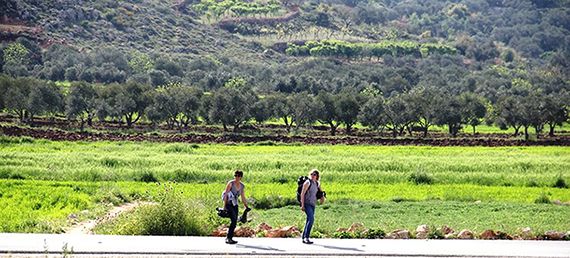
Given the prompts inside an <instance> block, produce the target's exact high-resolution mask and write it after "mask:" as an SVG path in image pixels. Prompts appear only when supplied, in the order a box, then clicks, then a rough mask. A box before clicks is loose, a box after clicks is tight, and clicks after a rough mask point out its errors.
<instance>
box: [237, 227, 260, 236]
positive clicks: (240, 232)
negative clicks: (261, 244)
mask: <svg viewBox="0 0 570 258" xmlns="http://www.w3.org/2000/svg"><path fill="white" fill-rule="evenodd" d="M234 235H235V236H236V237H253V236H255V230H253V229H251V228H249V227H237V228H236V230H235V232H234Z"/></svg>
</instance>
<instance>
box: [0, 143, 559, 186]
mask: <svg viewBox="0 0 570 258" xmlns="http://www.w3.org/2000/svg"><path fill="white" fill-rule="evenodd" d="M311 168H318V169H319V170H321V171H322V172H323V179H326V180H327V181H328V182H346V183H381V184H397V183H403V182H406V181H408V180H409V177H410V174H412V173H414V172H415V171H423V173H425V174H426V175H429V177H430V178H431V179H432V182H431V183H432V184H474V185H496V186H511V185H512V186H526V185H536V186H539V187H541V186H553V185H554V183H555V181H556V180H558V179H559V178H560V179H562V180H565V181H569V180H570V149H569V148H566V147H497V148H488V147H414V146H390V147H384V146H344V145H340V146H330V145H320V146H319V145H316V146H315V145H310V146H287V145H285V146H283V145H278V146H247V145H235V146H228V145H215V144H212V145H189V144H182V143H174V144H168V143H148V142H142V143H133V142H52V141H46V140H34V141H32V142H22V141H19V140H18V141H7V142H4V143H2V144H1V145H0V178H5V179H8V178H14V179H39V180H73V181H146V182H149V181H150V182H152V181H167V180H172V181H177V182H201V183H210V182H221V181H224V180H226V178H227V177H228V175H231V172H232V171H233V170H235V169H242V170H244V171H245V172H246V177H247V178H248V180H249V181H250V182H255V183H269V182H281V183H286V182H292V181H294V180H295V179H296V177H298V176H299V175H304V174H306V173H307V171H308V170H309V169H311ZM424 179H425V178H424Z"/></svg>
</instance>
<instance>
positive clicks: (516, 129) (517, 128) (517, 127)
mask: <svg viewBox="0 0 570 258" xmlns="http://www.w3.org/2000/svg"><path fill="white" fill-rule="evenodd" d="M514 128H515V137H517V136H519V129H520V128H521V127H520V126H514Z"/></svg>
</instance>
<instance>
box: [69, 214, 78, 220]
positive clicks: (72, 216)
mask: <svg viewBox="0 0 570 258" xmlns="http://www.w3.org/2000/svg"><path fill="white" fill-rule="evenodd" d="M67 219H72V220H76V219H77V215H75V214H73V213H72V214H69V216H67Z"/></svg>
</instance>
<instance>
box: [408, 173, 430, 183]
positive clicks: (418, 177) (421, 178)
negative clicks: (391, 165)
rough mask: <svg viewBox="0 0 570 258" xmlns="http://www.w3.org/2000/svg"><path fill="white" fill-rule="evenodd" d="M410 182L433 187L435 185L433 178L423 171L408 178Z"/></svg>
mask: <svg viewBox="0 0 570 258" xmlns="http://www.w3.org/2000/svg"><path fill="white" fill-rule="evenodd" d="M408 181H410V182H412V183H414V184H416V185H420V184H425V185H431V184H432V183H433V178H432V177H431V176H430V175H428V174H427V173H425V172H423V171H416V172H414V173H412V174H411V175H410V176H409V177H408Z"/></svg>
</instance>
